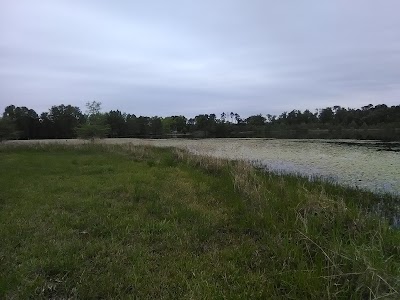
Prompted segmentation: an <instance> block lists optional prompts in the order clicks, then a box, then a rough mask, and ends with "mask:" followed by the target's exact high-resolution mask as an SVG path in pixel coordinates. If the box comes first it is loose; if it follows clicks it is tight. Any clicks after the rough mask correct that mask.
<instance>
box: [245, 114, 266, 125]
mask: <svg viewBox="0 0 400 300" xmlns="http://www.w3.org/2000/svg"><path fill="white" fill-rule="evenodd" d="M246 123H247V124H248V125H253V126H262V125H264V124H265V118H264V117H263V116H262V115H261V114H258V115H255V116H250V117H248V118H247V119H246Z"/></svg>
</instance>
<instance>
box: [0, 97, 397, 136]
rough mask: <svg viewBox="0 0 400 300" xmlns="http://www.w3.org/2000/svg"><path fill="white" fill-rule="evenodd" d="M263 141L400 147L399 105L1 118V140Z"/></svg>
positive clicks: (65, 109)
mask: <svg viewBox="0 0 400 300" xmlns="http://www.w3.org/2000/svg"><path fill="white" fill-rule="evenodd" d="M94 136H96V137H139V138H160V137H194V138H203V137H266V138H302V139H307V138H323V139H375V140H386V141H400V105H397V106H391V107H388V106H387V105H385V104H380V105H375V106H373V105H372V104H370V105H366V106H364V107H362V108H359V109H353V108H344V107H340V106H333V107H326V108H324V109H317V110H315V112H311V111H310V110H305V111H300V110H296V109H295V110H292V111H290V112H283V113H282V114H280V115H279V116H274V115H270V114H266V115H265V114H264V115H263V114H258V115H253V116H249V117H247V118H242V117H241V116H240V115H239V114H238V113H234V112H230V113H225V112H223V113H221V114H220V115H216V114H214V113H211V114H200V115H197V116H195V117H194V118H186V117H185V116H181V115H175V116H169V117H157V116H136V115H135V114H131V113H123V112H121V111H119V110H111V111H109V112H106V113H102V112H101V103H99V102H92V103H87V110H86V113H85V114H84V113H82V111H81V109H80V108H79V107H76V106H72V105H63V104H62V105H56V106H52V107H51V108H50V109H49V111H48V112H43V113H41V114H40V115H39V114H38V113H36V112H35V111H34V110H33V109H29V108H27V107H16V106H14V105H9V106H7V107H6V108H5V110H4V113H3V117H2V118H0V140H2V139H55V138H64V139H65V138H68V139H69V138H76V137H94Z"/></svg>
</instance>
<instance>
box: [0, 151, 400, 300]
mask: <svg viewBox="0 0 400 300" xmlns="http://www.w3.org/2000/svg"><path fill="white" fill-rule="evenodd" d="M0 158H1V159H0V168H1V170H2V172H1V173H0V186H1V187H2V188H1V189H0V207H1V210H0V240H1V241H2V243H1V245H0V297H1V298H28V297H42V298H68V297H77V298H110V297H114V298H127V297H138V298H151V299H154V298H171V299H176V298H180V297H186V298H195V299H215V298H242V299H246V298H270V299H271V298H272V299H274V298H284V299H333V298H342V299H370V298H379V297H382V298H383V297H386V298H387V299H398V298H399V296H400V295H399V291H400V271H399V270H400V231H398V230H396V229H395V228H394V227H393V226H391V224H390V222H389V219H391V217H390V214H391V212H392V208H393V207H394V206H396V205H398V203H399V199H397V198H394V197H391V196H382V195H380V196H378V195H374V194H372V193H368V192H363V191H359V190H354V189H348V188H344V187H340V186H336V185H332V184H328V183H323V182H312V183H311V182H308V181H306V180H305V179H302V178H298V177H294V176H278V175H273V174H269V173H263V172H260V171H258V170H256V169H254V168H253V167H251V166H250V165H249V164H247V163H245V162H242V161H227V160H222V159H216V158H210V157H203V156H195V155H191V154H188V153H187V152H186V151H184V150H178V149H171V148H169V149H166V148H164V149H163V148H151V147H144V146H133V145H94V144H88V145H76V146H65V145H30V146H14V145H4V144H3V145H1V147H0Z"/></svg>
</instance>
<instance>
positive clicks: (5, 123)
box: [0, 117, 18, 142]
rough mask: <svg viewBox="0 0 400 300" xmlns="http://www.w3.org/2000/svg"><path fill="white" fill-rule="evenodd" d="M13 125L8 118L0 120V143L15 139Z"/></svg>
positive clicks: (15, 134) (15, 133)
mask: <svg viewBox="0 0 400 300" xmlns="http://www.w3.org/2000/svg"><path fill="white" fill-rule="evenodd" d="M17 137H18V135H17V132H16V130H15V126H14V123H13V122H12V121H11V119H9V118H5V117H3V118H0V142H1V141H3V140H8V139H15V138H17Z"/></svg>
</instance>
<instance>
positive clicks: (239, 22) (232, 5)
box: [0, 0, 400, 116]
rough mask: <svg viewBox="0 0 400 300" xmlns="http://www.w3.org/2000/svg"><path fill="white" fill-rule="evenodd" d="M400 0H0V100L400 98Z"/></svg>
mask: <svg viewBox="0 0 400 300" xmlns="http://www.w3.org/2000/svg"><path fill="white" fill-rule="evenodd" d="M399 12H400V1H398V0H382V1H377V0H359V1H357V0H343V1H339V0H335V1H321V0H314V1H311V0H310V1H305V0H302V1H294V0H286V1H277V0H274V1H267V0H251V1H250V0H248V1H246V0H241V1H237V0H201V1H190V0H168V1H166V0H158V1H153V0H146V1H143V0H142V1H133V0H132V1H128V0H127V1H122V0H119V1H116V0H113V1H108V0H107V1H106V0H65V1H63V0H35V1H32V0H1V1H0V110H1V112H2V111H3V110H4V107H5V106H7V105H9V104H14V105H18V106H27V107H29V108H33V109H35V110H36V111H37V112H38V113H40V112H43V111H47V110H48V108H49V107H50V106H51V105H58V104H72V105H76V106H79V107H81V108H82V109H83V110H84V105H85V103H86V102H87V101H93V100H96V101H100V102H102V103H103V109H104V110H110V109H119V110H122V111H124V112H129V113H135V114H136V115H159V116H167V115H177V114H183V115H186V116H194V115H196V114H200V113H216V114H217V115H219V114H220V113H221V112H223V111H225V112H231V111H233V112H237V113H239V114H240V115H242V116H249V115H251V114H257V113H263V114H267V113H270V114H280V113H281V112H282V111H286V110H288V111H290V110H292V109H294V108H297V109H302V110H303V109H305V108H310V109H315V108H321V107H326V106H333V105H341V106H345V107H361V106H364V105H367V104H369V103H372V104H378V103H386V104H387V105H398V104H400V16H399Z"/></svg>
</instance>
